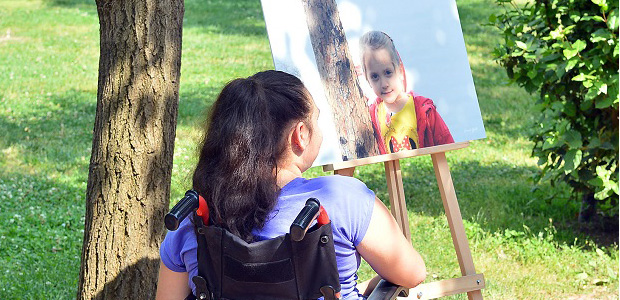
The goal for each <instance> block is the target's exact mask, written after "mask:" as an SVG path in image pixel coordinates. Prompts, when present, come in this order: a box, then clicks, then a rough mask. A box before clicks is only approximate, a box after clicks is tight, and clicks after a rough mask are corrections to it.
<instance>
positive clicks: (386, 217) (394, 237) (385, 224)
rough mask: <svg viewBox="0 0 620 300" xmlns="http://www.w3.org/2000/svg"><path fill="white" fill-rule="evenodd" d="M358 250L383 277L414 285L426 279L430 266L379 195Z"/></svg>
mask: <svg viewBox="0 0 620 300" xmlns="http://www.w3.org/2000/svg"><path fill="white" fill-rule="evenodd" d="M357 251H358V252H359V253H360V255H362V257H363V258H364V260H366V262H368V264H369V265H370V266H371V267H372V269H373V270H375V272H377V274H378V275H379V276H381V277H382V278H383V279H385V280H387V281H389V282H392V283H394V284H397V285H401V286H404V287H407V288H413V287H415V286H416V285H418V284H420V283H422V281H424V279H425V278H426V266H425V265H424V261H423V260H422V257H421V256H420V254H419V253H418V252H417V251H416V250H415V249H413V246H411V243H409V241H407V239H406V238H405V236H404V235H403V234H402V231H401V230H400V228H399V227H398V224H396V220H394V218H393V217H392V215H391V214H390V212H389V211H388V210H387V208H386V207H385V205H383V203H382V202H381V200H379V199H378V198H376V197H375V203H374V208H373V210H372V216H371V218H370V224H369V225H368V230H367V231H366V235H365V236H364V239H362V242H361V243H360V244H359V245H358V246H357Z"/></svg>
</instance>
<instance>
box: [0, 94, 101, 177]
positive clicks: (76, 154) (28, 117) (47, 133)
mask: <svg viewBox="0 0 620 300" xmlns="http://www.w3.org/2000/svg"><path fill="white" fill-rule="evenodd" d="M95 97H96V95H94V94H93V93H91V92H84V91H77V90H69V91H66V92H63V93H62V94H56V95H52V96H49V97H46V99H44V100H40V101H37V102H35V103H36V104H35V103H33V104H32V105H31V107H30V108H29V109H28V110H25V111H23V112H22V111H17V112H13V114H12V115H9V116H7V117H6V118H0V128H2V131H1V132H0V148H1V149H12V150H7V151H9V152H11V151H12V154H10V155H5V156H2V157H1V158H0V166H6V167H18V168H22V167H23V169H24V170H26V169H38V170H41V171H43V172H53V171H59V172H69V171H71V172H72V171H76V172H77V171H79V172H82V171H83V170H84V169H88V157H89V156H90V147H91V143H92V129H93V120H94V115H95V105H96V104H95V101H94V98H95ZM18 165H21V166H18Z"/></svg>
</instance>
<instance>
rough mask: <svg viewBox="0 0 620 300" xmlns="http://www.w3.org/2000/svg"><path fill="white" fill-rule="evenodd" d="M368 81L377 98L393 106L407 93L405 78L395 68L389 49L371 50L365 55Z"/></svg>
mask: <svg viewBox="0 0 620 300" xmlns="http://www.w3.org/2000/svg"><path fill="white" fill-rule="evenodd" d="M364 66H365V67H366V80H367V81H368V83H370V86H371V87H372V89H373V91H374V92H375V94H377V97H379V98H381V99H382V100H383V101H385V102H386V104H392V103H394V102H396V100H398V99H399V98H401V97H402V94H404V93H405V91H404V89H405V88H404V86H403V79H404V78H403V76H402V74H401V72H400V70H396V69H395V68H394V64H393V62H392V58H391V57H390V53H389V52H388V50H387V49H377V50H369V51H368V52H367V53H366V54H365V55H364Z"/></svg>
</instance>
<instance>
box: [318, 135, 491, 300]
mask: <svg viewBox="0 0 620 300" xmlns="http://www.w3.org/2000/svg"><path fill="white" fill-rule="evenodd" d="M467 146H469V143H468V142H464V143H455V144H449V145H441V146H435V147H429V148H422V149H416V150H407V151H401V152H397V153H392V154H385V155H380V156H373V157H368V158H362V159H357V160H353V161H345V162H341V163H336V164H330V165H325V166H323V170H324V171H334V173H335V174H339V175H344V176H353V173H354V171H355V167H358V166H362V165H368V164H373V163H379V162H383V164H384V165H385V178H386V181H387V187H388V193H389V197H390V206H391V212H392V215H393V216H394V218H395V219H396V222H397V223H398V225H399V226H400V228H401V230H402V231H403V234H404V235H405V237H407V239H408V240H409V241H411V232H410V230H409V220H408V217H407V204H406V202H405V191H404V186H403V177H402V174H401V170H400V163H399V160H400V159H402V158H407V157H414V156H421V155H427V154H430V155H431V159H432V160H433V167H434V169H435V177H436V178H437V185H438V186H439V192H440V194H441V200H442V201H443V207H444V210H445V212H446V217H447V218H448V225H449V226H450V233H451V235H452V242H453V243H454V249H455V250H456V256H457V258H458V262H459V266H460V267H461V274H462V275H463V276H462V277H459V278H452V279H445V280H441V281H436V282H430V283H425V284H421V285H419V286H417V287H415V288H413V289H411V290H409V295H408V296H407V297H406V299H433V298H439V297H444V296H449V295H454V294H459V293H467V296H468V298H469V299H482V293H481V291H480V290H481V289H483V288H484V287H485V282H484V275H483V274H476V270H475V268H474V262H473V259H472V256H471V251H470V250H469V243H468V241H467V236H466V235H465V228H464V227H463V219H462V217H461V211H460V209H459V204H458V201H457V199H456V192H455V190H454V185H453V184H452V176H451V175H450V168H449V167H448V161H447V160H446V154H445V152H447V151H451V150H457V149H462V148H465V147H467Z"/></svg>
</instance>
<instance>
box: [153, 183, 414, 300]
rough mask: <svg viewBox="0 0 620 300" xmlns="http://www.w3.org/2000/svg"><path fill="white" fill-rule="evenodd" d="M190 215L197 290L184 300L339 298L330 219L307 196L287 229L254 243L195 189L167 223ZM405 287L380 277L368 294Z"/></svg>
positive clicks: (400, 291) (381, 295) (171, 225)
mask: <svg viewBox="0 0 620 300" xmlns="http://www.w3.org/2000/svg"><path fill="white" fill-rule="evenodd" d="M188 216H190V217H191V218H192V221H193V224H194V227H195V233H196V236H197V242H198V249H197V251H198V253H197V258H198V275H197V276H194V277H193V278H192V281H193V282H194V284H195V285H196V291H195V294H193V293H192V294H190V295H188V296H187V298H185V299H186V300H189V299H200V300H216V299H239V300H242V299H257V300H262V299H304V300H305V299H318V298H320V297H323V298H324V299H325V300H336V299H340V298H341V295H340V282H339V280H338V268H337V265H336V254H335V250H334V241H333V238H332V228H331V223H330V220H329V216H328V215H327V212H326V211H325V209H323V207H322V206H321V204H320V202H319V200H317V199H315V198H310V199H308V200H307V201H306V204H305V206H304V207H303V208H302V210H301V211H300V212H299V214H298V215H297V217H296V218H295V220H294V221H293V224H291V226H290V231H289V233H287V234H284V235H281V236H278V237H276V238H274V239H270V240H264V241H258V242H253V243H247V242H245V241H244V240H242V239H241V238H239V237H237V236H235V235H233V234H232V233H230V232H228V231H227V230H224V229H222V228H220V227H218V226H216V225H214V224H213V222H209V212H208V208H207V203H206V201H205V200H204V198H202V197H201V196H199V195H198V193H197V192H195V191H193V190H189V191H187V192H186V193H185V196H184V197H183V199H181V200H180V201H179V202H178V203H177V204H176V205H175V206H174V207H173V208H172V210H171V211H170V213H168V214H167V215H166V216H165V218H164V223H165V225H166V228H167V229H168V230H171V231H174V230H176V229H177V228H178V227H179V224H180V223H181V221H182V220H183V219H184V218H186V217H188ZM315 220H316V222H314V221H315ZM313 224H314V225H313ZM311 225H312V226H311ZM406 292H407V291H406V290H405V289H404V288H403V287H400V286H396V285H394V284H392V283H390V282H387V281H385V280H381V281H380V282H379V284H378V285H377V287H375V289H374V290H373V292H372V294H371V295H370V296H369V297H368V299H371V300H379V299H395V298H396V297H397V296H399V295H406Z"/></svg>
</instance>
